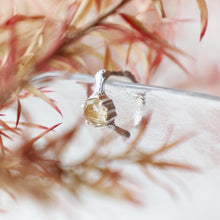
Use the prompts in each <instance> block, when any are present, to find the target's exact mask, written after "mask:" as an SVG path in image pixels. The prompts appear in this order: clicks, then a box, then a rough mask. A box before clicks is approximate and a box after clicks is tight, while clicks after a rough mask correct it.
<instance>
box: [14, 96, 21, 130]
mask: <svg viewBox="0 0 220 220" xmlns="http://www.w3.org/2000/svg"><path fill="white" fill-rule="evenodd" d="M20 116H21V102H20V101H19V99H18V100H17V119H16V124H15V127H16V128H17V127H18V123H19V121H20Z"/></svg>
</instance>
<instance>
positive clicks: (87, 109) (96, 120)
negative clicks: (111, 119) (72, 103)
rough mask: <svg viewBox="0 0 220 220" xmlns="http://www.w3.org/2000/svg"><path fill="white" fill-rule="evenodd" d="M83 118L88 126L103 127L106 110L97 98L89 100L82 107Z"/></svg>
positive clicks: (106, 115) (106, 114)
mask: <svg viewBox="0 0 220 220" xmlns="http://www.w3.org/2000/svg"><path fill="white" fill-rule="evenodd" d="M84 116H85V118H86V120H87V122H88V124H90V125H93V126H95V127H101V126H105V125H106V120H107V117H108V109H107V108H106V107H105V106H103V105H102V102H101V100H100V99H99V98H98V97H93V98H89V99H87V101H86V102H85V105H84Z"/></svg>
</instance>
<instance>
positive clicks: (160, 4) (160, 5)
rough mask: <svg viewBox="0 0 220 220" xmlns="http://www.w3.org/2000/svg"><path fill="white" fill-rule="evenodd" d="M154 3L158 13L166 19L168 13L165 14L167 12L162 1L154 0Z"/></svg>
mask: <svg viewBox="0 0 220 220" xmlns="http://www.w3.org/2000/svg"><path fill="white" fill-rule="evenodd" d="M153 3H154V5H155V7H156V9H157V11H158V12H159V14H160V16H161V17H162V18H165V17H166V13H165V10H164V7H163V2H162V0H153Z"/></svg>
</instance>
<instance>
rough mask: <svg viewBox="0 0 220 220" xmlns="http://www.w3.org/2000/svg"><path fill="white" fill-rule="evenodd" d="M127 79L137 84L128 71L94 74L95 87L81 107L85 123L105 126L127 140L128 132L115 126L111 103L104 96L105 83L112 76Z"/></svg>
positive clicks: (113, 110) (114, 111) (104, 71)
mask: <svg viewBox="0 0 220 220" xmlns="http://www.w3.org/2000/svg"><path fill="white" fill-rule="evenodd" d="M112 75H115V76H124V77H128V78H129V79H130V80H131V81H133V82H135V83H137V80H136V79H135V77H134V75H133V74H132V73H131V72H129V71H109V70H105V69H103V70H100V71H98V72H97V73H96V75H95V79H96V85H95V89H94V92H93V94H92V95H91V96H90V97H89V98H88V99H87V100H86V102H85V104H84V106H83V110H84V112H83V114H84V117H85V118H86V122H87V123H88V124H90V125H92V126H94V127H103V126H107V127H109V128H111V129H113V130H114V131H115V132H117V133H118V134H120V135H122V136H124V137H126V138H128V137H130V132H129V131H127V130H125V129H123V128H120V127H118V126H117V125H115V117H116V116H117V113H116V109H115V105H114V103H113V101H112V100H111V99H110V98H109V97H108V96H107V95H106V94H105V88H104V85H105V82H106V80H107V79H108V78H109V77H110V76H112Z"/></svg>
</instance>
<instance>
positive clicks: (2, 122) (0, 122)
mask: <svg viewBox="0 0 220 220" xmlns="http://www.w3.org/2000/svg"><path fill="white" fill-rule="evenodd" d="M0 126H2V127H3V128H4V129H6V130H8V131H11V132H13V133H16V134H18V133H17V132H16V131H15V129H14V128H11V127H9V126H8V125H7V124H6V123H5V122H4V121H2V120H0Z"/></svg>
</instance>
